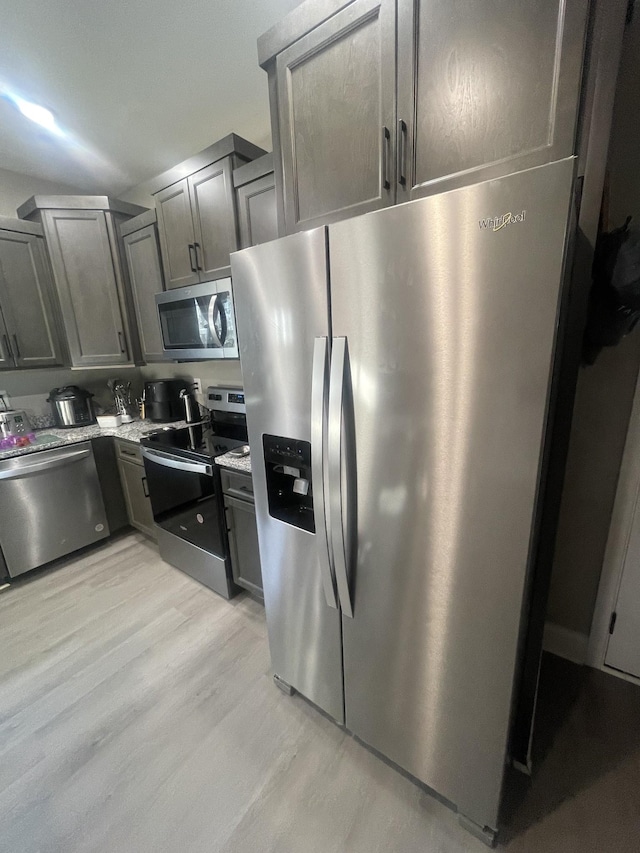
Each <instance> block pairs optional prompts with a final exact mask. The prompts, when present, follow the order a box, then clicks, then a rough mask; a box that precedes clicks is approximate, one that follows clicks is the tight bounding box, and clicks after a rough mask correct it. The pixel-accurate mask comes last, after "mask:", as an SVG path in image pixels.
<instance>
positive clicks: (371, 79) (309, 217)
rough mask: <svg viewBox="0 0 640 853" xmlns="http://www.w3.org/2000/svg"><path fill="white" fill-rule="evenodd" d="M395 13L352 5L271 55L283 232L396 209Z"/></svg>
mask: <svg viewBox="0 0 640 853" xmlns="http://www.w3.org/2000/svg"><path fill="white" fill-rule="evenodd" d="M395 10H396V7H395V2H394V0H355V2H353V3H351V4H350V5H349V6H347V7H346V8H345V9H342V10H341V11H340V12H338V13H337V14H336V15H334V16H333V17H332V18H330V19H329V20H328V21H325V23H323V24H322V25H321V26H319V27H316V28H315V29H314V30H312V32H310V33H308V34H307V35H306V36H304V37H303V38H301V39H299V40H298V41H296V42H295V43H294V44H292V45H291V46H290V47H288V48H287V49H286V50H283V51H282V52H281V53H280V54H278V56H277V57H276V62H275V65H276V69H275V73H276V78H277V97H278V118H279V137H280V145H281V157H282V168H283V183H284V187H283V191H284V211H285V229H286V232H287V233H291V232H293V231H298V230H301V229H306V228H311V227H313V226H315V225H321V224H323V223H326V222H331V221H335V220H336V219H343V218H347V217H351V216H356V215H358V214H360V213H366V212H367V211H370V210H374V209H376V208H379V207H384V206H385V205H388V204H393V202H394V198H395V194H394V185H395V175H394V163H393V158H392V140H391V136H392V134H393V131H394V127H395V52H396V43H395V24H396V14H395Z"/></svg>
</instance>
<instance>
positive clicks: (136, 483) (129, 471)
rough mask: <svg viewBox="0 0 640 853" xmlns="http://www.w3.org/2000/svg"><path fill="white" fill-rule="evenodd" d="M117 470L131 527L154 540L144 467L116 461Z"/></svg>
mask: <svg viewBox="0 0 640 853" xmlns="http://www.w3.org/2000/svg"><path fill="white" fill-rule="evenodd" d="M118 468H119V469H120V480H121V482H122V490H123V492H124V499H125V502H126V504H127V513H128V515H129V522H130V523H131V525H132V526H133V527H137V528H138V530H141V531H142V532H143V533H146V534H147V536H151V537H153V538H154V539H155V529H154V527H153V512H152V511H151V501H150V500H149V491H148V489H147V478H146V476H145V472H144V466H143V465H136V464H135V463H133V462H126V461H125V460H124V459H118Z"/></svg>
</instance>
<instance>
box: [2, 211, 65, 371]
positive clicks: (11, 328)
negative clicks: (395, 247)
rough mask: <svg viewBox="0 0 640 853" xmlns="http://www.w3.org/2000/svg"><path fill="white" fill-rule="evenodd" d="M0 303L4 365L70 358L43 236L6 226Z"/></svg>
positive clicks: (31, 364) (46, 363) (51, 364)
mask: <svg viewBox="0 0 640 853" xmlns="http://www.w3.org/2000/svg"><path fill="white" fill-rule="evenodd" d="M27 224H28V223H25V225H27ZM0 309H1V310H2V315H3V318H4V324H3V328H2V329H0V332H1V333H2V335H3V337H2V347H1V348H0V349H1V351H2V356H0V359H1V360H0V366H2V367H14V366H15V367H54V366H57V365H62V364H64V350H63V346H62V341H61V336H60V328H59V311H57V308H56V302H55V296H54V293H53V281H52V275H51V268H50V266H49V259H48V257H47V253H46V248H45V245H44V239H43V238H42V237H39V236H36V235H35V234H32V233H19V232H18V231H13V230H4V229H2V230H0Z"/></svg>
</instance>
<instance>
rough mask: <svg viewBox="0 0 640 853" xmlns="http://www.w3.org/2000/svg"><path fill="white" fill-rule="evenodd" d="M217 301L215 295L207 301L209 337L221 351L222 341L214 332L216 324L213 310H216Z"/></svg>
mask: <svg viewBox="0 0 640 853" xmlns="http://www.w3.org/2000/svg"><path fill="white" fill-rule="evenodd" d="M217 301H218V296H217V294H216V295H214V296H212V297H211V299H210V300H209V313H208V319H209V331H210V332H211V337H212V338H213V342H214V344H215V345H216V346H218V347H220V349H222V341H221V340H220V338H219V337H218V333H217V331H216V322H215V310H216V303H217Z"/></svg>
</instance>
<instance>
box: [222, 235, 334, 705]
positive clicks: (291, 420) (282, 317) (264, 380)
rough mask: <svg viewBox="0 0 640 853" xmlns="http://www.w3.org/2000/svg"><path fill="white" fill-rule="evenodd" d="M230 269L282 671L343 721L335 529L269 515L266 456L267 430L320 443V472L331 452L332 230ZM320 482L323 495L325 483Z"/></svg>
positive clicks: (264, 251)
mask: <svg viewBox="0 0 640 853" xmlns="http://www.w3.org/2000/svg"><path fill="white" fill-rule="evenodd" d="M231 270H232V276H233V286H234V298H235V307H236V318H237V326H238V339H239V346H240V359H241V364H242V375H243V379H244V390H245V398H246V404H247V426H248V430H249V443H250V445H251V449H252V454H251V465H252V472H253V483H254V493H255V501H256V516H257V521H258V540H259V545H260V561H261V564H262V577H263V582H264V602H265V610H266V616H267V629H268V633H269V648H270V650H271V661H272V664H273V670H274V673H275V674H276V675H277V676H279V678H280V679H282V680H284V681H285V682H287V683H288V684H290V685H291V686H292V687H295V688H296V690H298V691H299V692H300V693H302V694H303V695H304V696H306V697H307V698H308V699H310V700H311V701H312V702H314V703H315V704H316V705H318V706H319V707H320V708H322V709H323V710H324V711H326V712H327V713H328V714H330V715H331V716H332V717H333V718H334V719H335V720H337V721H338V722H343V721H344V701H343V688H342V648H341V633H340V611H339V610H338V609H337V607H336V606H335V597H333V599H332V595H331V592H332V590H331V584H330V583H329V584H327V582H326V572H327V571H328V570H329V564H328V555H327V536H326V531H325V530H323V529H322V528H320V529H317V530H316V533H309V532H307V531H306V530H302V529H300V528H299V527H295V526H293V524H288V523H286V522H285V521H280V520H278V519H276V518H273V517H272V516H271V515H269V508H268V498H267V482H266V468H265V462H264V457H263V455H262V449H263V435H265V434H267V435H270V436H283V437H286V438H289V439H295V440H298V441H303V442H312V446H311V455H312V468H313V469H316V470H317V468H318V465H317V462H318V457H317V454H322V446H318V442H317V436H318V435H321V434H322V430H320V431H318V429H317V426H318V425H317V424H316V425H315V427H316V428H315V429H313V430H312V422H311V410H312V396H315V401H314V403H313V405H314V406H315V407H316V408H317V406H318V402H317V401H318V400H320V407H321V408H322V401H323V400H324V398H325V397H326V393H323V392H322V389H318V388H315V389H314V390H316V394H315V395H312V386H313V385H314V382H313V379H314V378H315V379H316V384H317V379H318V372H319V374H320V376H319V378H320V379H322V373H323V370H322V369H320V371H318V357H316V359H315V367H316V377H314V376H313V373H314V350H315V352H316V356H317V354H318V353H319V352H320V351H321V350H320V348H319V347H318V345H317V344H316V339H317V338H328V336H329V307H328V296H329V294H328V278H327V246H326V229H325V228H316V229H314V230H313V231H307V232H303V233H301V234H296V235H293V236H291V237H285V238H283V239H281V240H276V241H273V242H271V243H263V244H262V245H260V246H255V247H252V248H249V249H245V250H244V251H242V252H237V253H235V254H233V255H232V256H231ZM324 373H325V374H327V373H328V361H327V362H326V368H325V370H324ZM321 444H322V442H321ZM322 461H323V460H322V458H320V463H321V464H320V470H322ZM313 479H314V481H315V482H312V484H311V489H312V490H313V492H314V500H315V493H316V492H319V489H320V485H321V483H318V482H317V478H316V477H315V476H314V478H313ZM291 482H292V484H293V483H294V479H292V480H291ZM316 520H317V519H316ZM331 599H332V600H333V606H330V604H329V603H328V601H329V600H331Z"/></svg>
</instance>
